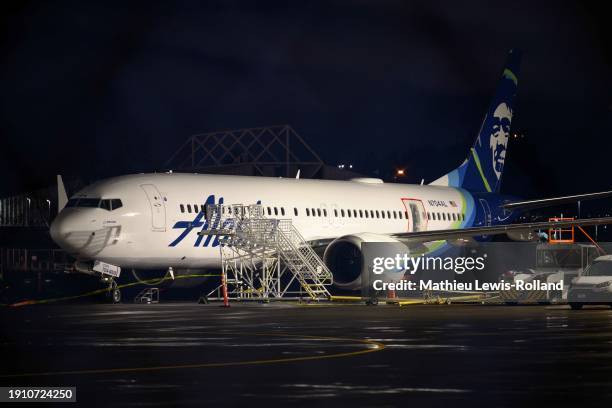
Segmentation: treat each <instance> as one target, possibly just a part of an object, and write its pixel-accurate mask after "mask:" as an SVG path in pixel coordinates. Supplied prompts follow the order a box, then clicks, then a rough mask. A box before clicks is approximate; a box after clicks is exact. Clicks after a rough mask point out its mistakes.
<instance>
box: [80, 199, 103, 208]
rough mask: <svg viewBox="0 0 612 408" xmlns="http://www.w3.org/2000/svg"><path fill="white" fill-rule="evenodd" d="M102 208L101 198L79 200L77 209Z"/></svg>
mask: <svg viewBox="0 0 612 408" xmlns="http://www.w3.org/2000/svg"><path fill="white" fill-rule="evenodd" d="M99 206H100V199H99V198H81V199H79V203H78V204H77V207H91V208H96V207H99Z"/></svg>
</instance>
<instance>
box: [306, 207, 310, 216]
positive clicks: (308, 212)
mask: <svg viewBox="0 0 612 408" xmlns="http://www.w3.org/2000/svg"><path fill="white" fill-rule="evenodd" d="M306 216H307V217H310V210H309V209H308V208H307V209H306Z"/></svg>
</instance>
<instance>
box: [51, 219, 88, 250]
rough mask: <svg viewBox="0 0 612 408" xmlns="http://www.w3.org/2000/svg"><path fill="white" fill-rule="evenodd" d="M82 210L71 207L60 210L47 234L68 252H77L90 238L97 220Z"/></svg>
mask: <svg viewBox="0 0 612 408" xmlns="http://www.w3.org/2000/svg"><path fill="white" fill-rule="evenodd" d="M90 218H91V217H89V216H87V214H84V213H83V212H80V211H78V210H73V209H71V208H69V209H66V210H63V211H61V212H60V213H59V214H58V215H57V217H56V218H55V220H54V221H53V223H51V226H50V227H49V234H50V235H51V238H52V239H53V241H54V242H55V243H56V244H57V245H59V246H60V247H61V248H62V249H64V250H65V251H67V252H69V253H78V252H80V250H82V249H83V247H84V245H85V244H86V243H87V242H88V241H89V240H91V236H92V234H94V233H95V231H96V229H98V228H97V227H98V226H97V222H96V220H95V219H90Z"/></svg>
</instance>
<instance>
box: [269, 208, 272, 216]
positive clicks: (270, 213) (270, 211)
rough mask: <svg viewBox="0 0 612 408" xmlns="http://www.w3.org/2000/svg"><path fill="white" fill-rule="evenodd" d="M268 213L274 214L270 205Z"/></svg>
mask: <svg viewBox="0 0 612 408" xmlns="http://www.w3.org/2000/svg"><path fill="white" fill-rule="evenodd" d="M268 215H272V209H271V208H270V207H268Z"/></svg>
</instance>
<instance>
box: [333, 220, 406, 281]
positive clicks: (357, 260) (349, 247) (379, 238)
mask: <svg viewBox="0 0 612 408" xmlns="http://www.w3.org/2000/svg"><path fill="white" fill-rule="evenodd" d="M364 242H385V243H393V244H397V245H401V246H402V250H403V251H404V252H406V251H407V250H408V248H407V247H406V246H404V245H403V244H402V243H401V242H400V241H398V240H396V239H394V238H391V237H389V236H387V235H379V234H373V233H367V232H366V233H361V234H355V235H345V236H343V237H340V238H336V239H335V240H333V241H332V242H331V243H330V244H329V245H328V246H327V248H326V249H325V253H324V254H323V261H324V262H325V265H327V267H328V268H329V270H330V271H331V272H332V274H333V275H334V285H335V286H337V287H339V288H341V289H347V290H359V289H361V277H362V275H363V274H364V273H368V265H366V264H365V260H364V257H363V250H362V244H363V243H364ZM402 275H403V274H402Z"/></svg>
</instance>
